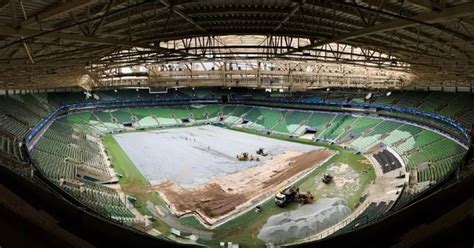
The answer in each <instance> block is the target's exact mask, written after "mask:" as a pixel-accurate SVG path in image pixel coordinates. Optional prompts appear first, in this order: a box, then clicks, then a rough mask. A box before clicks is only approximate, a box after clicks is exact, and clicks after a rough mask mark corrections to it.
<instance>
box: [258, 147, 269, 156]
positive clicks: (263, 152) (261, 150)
mask: <svg viewBox="0 0 474 248" xmlns="http://www.w3.org/2000/svg"><path fill="white" fill-rule="evenodd" d="M257 154H258V155H260V156H264V157H265V156H267V155H268V153H267V152H266V151H265V149H263V148H260V149H258V150H257Z"/></svg>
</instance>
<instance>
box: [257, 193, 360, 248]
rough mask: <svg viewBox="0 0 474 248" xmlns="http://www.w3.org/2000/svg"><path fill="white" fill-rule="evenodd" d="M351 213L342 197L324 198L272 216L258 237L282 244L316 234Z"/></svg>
mask: <svg viewBox="0 0 474 248" xmlns="http://www.w3.org/2000/svg"><path fill="white" fill-rule="evenodd" d="M350 213H351V209H350V208H349V207H348V206H347V202H346V201H345V200H344V199H341V198H323V199H320V200H319V201H317V202H315V203H313V204H310V205H302V206H301V207H299V208H298V209H296V210H293V211H288V212H284V213H281V214H278V215H274V216H272V217H270V218H269V219H268V221H267V223H265V225H263V227H262V229H261V230H260V233H259V234H258V238H260V239H261V240H263V241H265V242H266V243H272V244H282V243H284V242H285V241H290V240H294V239H301V238H304V237H308V236H311V235H315V234H317V233H319V232H321V231H323V230H324V229H326V228H328V227H330V226H332V225H334V224H336V223H338V222H339V221H341V220H342V219H344V218H345V217H347V216H348V215H349V214H350Z"/></svg>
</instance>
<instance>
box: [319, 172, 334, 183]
mask: <svg viewBox="0 0 474 248" xmlns="http://www.w3.org/2000/svg"><path fill="white" fill-rule="evenodd" d="M333 178H334V177H333V176H331V175H329V174H324V175H323V177H322V178H321V181H322V182H323V183H325V184H330V183H331V182H332V179H333Z"/></svg>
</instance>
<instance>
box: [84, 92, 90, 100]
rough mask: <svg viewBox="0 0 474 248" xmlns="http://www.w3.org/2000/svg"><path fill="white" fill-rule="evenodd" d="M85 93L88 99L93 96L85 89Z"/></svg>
mask: <svg viewBox="0 0 474 248" xmlns="http://www.w3.org/2000/svg"><path fill="white" fill-rule="evenodd" d="M84 95H86V99H89V98H90V97H91V96H92V94H91V93H90V92H89V91H84Z"/></svg>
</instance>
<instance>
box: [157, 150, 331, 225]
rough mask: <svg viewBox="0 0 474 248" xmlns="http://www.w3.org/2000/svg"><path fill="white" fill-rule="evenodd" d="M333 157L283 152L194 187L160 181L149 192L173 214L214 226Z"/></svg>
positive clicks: (316, 152)
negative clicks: (151, 191) (192, 216)
mask: <svg viewBox="0 0 474 248" xmlns="http://www.w3.org/2000/svg"><path fill="white" fill-rule="evenodd" d="M334 154H335V153H334V152H333V151H330V150H314V151H310V152H300V151H286V152H284V153H282V154H279V155H275V156H273V157H272V158H270V159H268V160H266V161H265V162H263V163H262V164H261V165H258V166H255V167H251V168H248V169H246V170H242V171H239V172H236V173H232V174H228V175H222V176H218V177H215V178H213V179H211V180H210V181H208V182H207V183H205V184H201V185H199V186H197V187H194V188H183V187H180V186H178V185H176V184H175V183H173V182H171V181H163V182H161V183H159V184H157V185H155V186H153V187H152V189H154V190H156V191H158V192H159V194H160V196H161V197H162V198H163V199H164V200H165V201H166V202H167V203H168V204H169V205H170V207H171V210H172V212H173V213H174V214H176V215H178V216H181V215H184V214H190V213H194V214H197V215H198V216H199V217H200V219H201V220H202V221H204V222H206V223H207V224H209V225H213V224H216V223H218V222H219V221H222V220H223V219H226V218H227V217H229V216H231V215H233V214H235V213H237V212H240V211H241V210H243V209H246V208H248V207H250V206H252V205H254V204H256V203H257V202H259V201H261V200H262V199H264V198H266V197H268V196H270V195H273V194H274V193H275V192H276V191H277V190H279V189H280V188H282V187H284V186H287V185H288V184H290V183H291V182H294V181H295V180H296V179H298V178H299V177H300V176H301V175H303V174H304V173H306V172H308V171H309V170H311V169H312V168H314V167H315V166H318V165H321V164H322V163H323V162H324V161H326V160H327V159H329V158H330V157H332V156H333V155H334Z"/></svg>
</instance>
